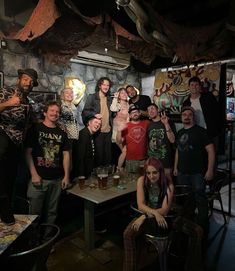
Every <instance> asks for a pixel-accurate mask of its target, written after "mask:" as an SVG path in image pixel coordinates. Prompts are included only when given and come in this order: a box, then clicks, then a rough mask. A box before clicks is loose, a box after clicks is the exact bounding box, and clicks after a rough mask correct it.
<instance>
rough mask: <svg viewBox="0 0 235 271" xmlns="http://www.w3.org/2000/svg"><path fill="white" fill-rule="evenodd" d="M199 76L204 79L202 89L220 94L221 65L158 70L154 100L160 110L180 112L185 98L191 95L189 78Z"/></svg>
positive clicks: (171, 112) (173, 112)
mask: <svg viewBox="0 0 235 271" xmlns="http://www.w3.org/2000/svg"><path fill="white" fill-rule="evenodd" d="M193 76H197V77H199V78H200V79H201V81H202V91H203V92H207V91H210V92H212V93H213V94H214V95H215V96H216V97H217V96H218V95H219V79H220V65H217V64H216V65H215V64H212V65H205V66H200V67H193V68H187V69H180V70H172V71H167V72H157V73H156V75H155V84H154V87H155V91H154V94H153V101H154V102H155V103H156V104H157V105H158V107H159V108H160V110H166V111H168V112H169V113H170V114H179V113H180V110H181V107H182V104H183V102H184V100H185V99H186V98H187V97H188V95H189V90H188V80H189V79H190V78H191V77H193Z"/></svg>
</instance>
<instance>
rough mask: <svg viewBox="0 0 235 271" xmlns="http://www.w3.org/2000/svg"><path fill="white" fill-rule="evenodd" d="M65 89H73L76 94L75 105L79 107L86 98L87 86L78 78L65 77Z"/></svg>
mask: <svg viewBox="0 0 235 271" xmlns="http://www.w3.org/2000/svg"><path fill="white" fill-rule="evenodd" d="M65 88H71V89H72V90H73V93H74V100H73V103H74V104H75V105H78V104H79V103H80V101H81V99H82V98H83V96H84V93H85V90H86V85H85V84H84V83H83V81H82V80H81V79H79V78H77V77H65Z"/></svg>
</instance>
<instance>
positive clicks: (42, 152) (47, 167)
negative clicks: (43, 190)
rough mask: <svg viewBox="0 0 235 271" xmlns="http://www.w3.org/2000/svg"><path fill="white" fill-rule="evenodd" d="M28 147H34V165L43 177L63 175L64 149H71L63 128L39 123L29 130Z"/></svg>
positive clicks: (49, 177)
mask: <svg viewBox="0 0 235 271" xmlns="http://www.w3.org/2000/svg"><path fill="white" fill-rule="evenodd" d="M26 147H27V148H32V157H33V161H34V165H35V168H36V170H37V173H38V175H39V176H40V177H41V178H43V179H47V180H53V179H58V178H61V177H63V175H64V169H63V151H68V150H69V149H70V144H69V141H68V137H67V135H66V133H65V132H64V131H63V130H61V129H60V128H59V127H55V128H49V127H47V126H45V125H44V124H43V123H38V124H36V125H34V126H33V127H32V128H31V129H30V130H29V132H28V134H27V140H26Z"/></svg>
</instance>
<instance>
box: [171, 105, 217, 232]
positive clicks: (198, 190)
mask: <svg viewBox="0 0 235 271" xmlns="http://www.w3.org/2000/svg"><path fill="white" fill-rule="evenodd" d="M181 120H182V124H183V128H182V129H181V130H179V132H178V135H177V150H176V157H175V165H174V175H175V176H177V182H178V184H183V185H188V186H189V187H190V188H191V190H192V195H193V209H194V210H197V215H196V221H195V222H196V223H197V224H199V225H200V226H201V227H202V228H203V230H204V233H205V235H207V233H208V228H209V221H208V202H207V197H206V182H207V181H210V180H212V178H213V172H214V163H215V150H214V144H213V143H212V141H211V139H209V137H208V134H207V131H206V129H204V128H202V127H200V126H198V125H195V111H194V109H193V108H192V107H190V106H185V107H183V108H182V111H181ZM194 213H196V212H194Z"/></svg>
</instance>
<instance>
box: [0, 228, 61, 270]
mask: <svg viewBox="0 0 235 271" xmlns="http://www.w3.org/2000/svg"><path fill="white" fill-rule="evenodd" d="M59 233H60V229H59V227H58V226H56V225H53V224H41V225H31V226H29V228H28V229H26V231H25V232H23V234H22V235H20V236H19V237H18V238H17V240H16V241H15V242H14V243H13V245H12V246H11V248H10V249H9V250H8V251H7V253H6V255H5V257H4V259H3V264H1V266H6V267H7V270H24V271H47V266H46V262H47V259H48V256H49V254H50V251H51V249H52V246H53V244H54V242H55V240H56V238H57V237H58V235H59ZM1 270H2V268H1Z"/></svg>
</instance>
